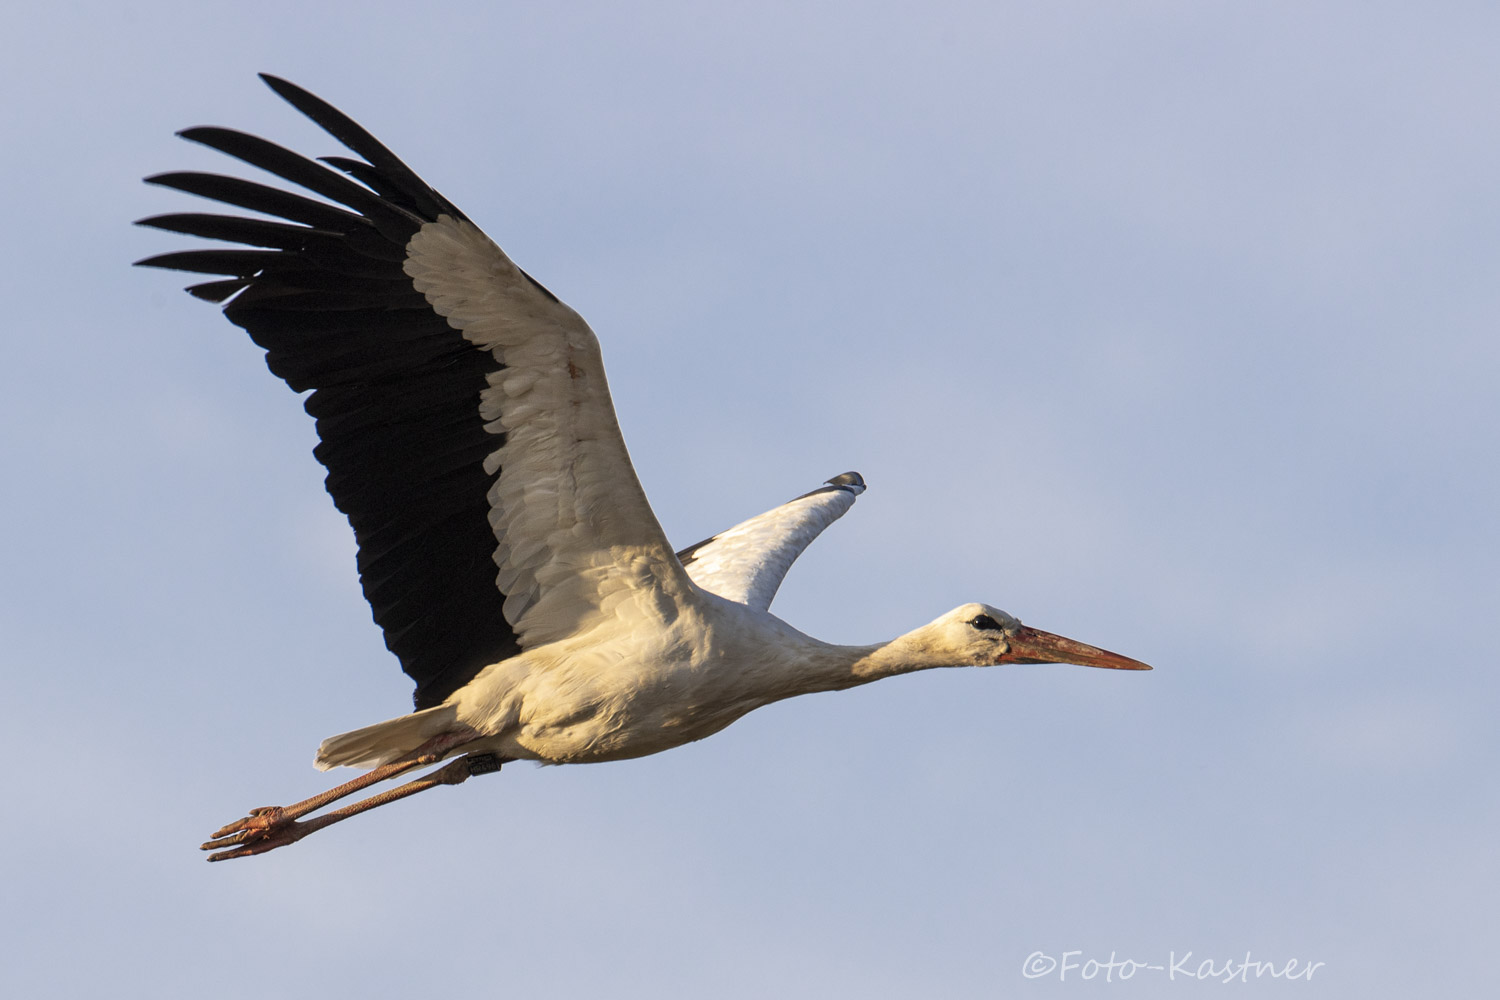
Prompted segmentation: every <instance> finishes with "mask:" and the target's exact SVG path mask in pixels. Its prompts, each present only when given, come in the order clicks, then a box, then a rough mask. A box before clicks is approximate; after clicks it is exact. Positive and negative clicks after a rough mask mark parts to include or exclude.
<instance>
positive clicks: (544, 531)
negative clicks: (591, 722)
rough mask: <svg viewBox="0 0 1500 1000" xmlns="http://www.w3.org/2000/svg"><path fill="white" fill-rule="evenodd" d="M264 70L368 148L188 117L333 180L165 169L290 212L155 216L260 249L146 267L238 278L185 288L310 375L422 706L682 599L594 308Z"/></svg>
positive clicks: (372, 597)
mask: <svg viewBox="0 0 1500 1000" xmlns="http://www.w3.org/2000/svg"><path fill="white" fill-rule="evenodd" d="M263 79H264V80H265V81H266V83H267V84H268V85H269V86H270V87H271V88H272V89H273V90H275V91H276V93H277V94H279V95H280V96H281V97H283V98H284V99H286V100H287V101H288V102H289V103H291V104H292V105H293V106H294V107H296V108H297V109H298V110H299V111H301V112H302V113H303V114H305V115H307V116H308V117H309V118H311V119H312V120H313V121H314V122H316V123H317V124H318V125H320V126H322V128H323V129H324V130H326V131H327V132H328V133H330V134H331V135H333V136H334V137H335V138H336V139H338V140H339V141H340V142H342V143H343V144H344V145H345V146H347V147H348V148H350V149H351V150H353V151H354V152H355V153H358V154H359V155H360V156H361V157H362V159H358V160H356V159H350V158H347V157H325V158H324V162H326V163H328V164H331V165H332V166H333V167H336V168H337V170H334V169H330V168H329V167H327V166H324V165H323V164H322V163H318V162H315V161H313V160H310V159H307V158H305V157H302V156H300V155H299V154H296V153H293V152H290V151H289V150H286V149H283V148H281V147H279V146H276V145H274V144H272V143H269V142H267V141H265V140H263V139H258V138H256V137H254V136H249V135H245V134H244V133H240V132H235V131H232V130H229V129H222V128H194V129H187V130H185V131H183V132H182V133H180V134H181V135H182V136H183V137H185V138H187V139H191V140H193V141H195V142H200V143H203V144H204V145H207V146H210V147H212V148H214V149H217V150H220V151H222V152H224V153H227V154H229V155H230V156H233V157H236V158H238V159H240V160H243V161H245V162H246V163H250V164H252V165H254V166H257V167H260V168H262V169H264V170H267V171H269V172H270V173H273V174H276V175H277V176H279V177H281V178H282V179H284V180H287V181H290V182H292V183H293V184H297V185H300V186H301V187H302V188H305V189H307V190H309V191H311V192H313V193H314V194H317V195H321V196H322V197H323V198H324V199H328V200H327V201H324V200H316V199H312V198H308V197H305V196H303V195H301V194H294V193H291V192H288V191H284V190H280V189H278V188H275V187H268V186H266V185H263V184H258V183H253V182H250V181H245V180H240V179H237V178H232V177H224V176H220V175H216V174H203V173H172V174H161V175H158V176H155V177H151V178H148V181H149V182H150V183H153V184H160V185H164V186H167V187H171V188H176V189H178V190H182V191H187V192H190V193H192V194H197V195H202V196H205V197H208V198H214V199H217V200H219V201H222V202H226V203H228V204H230V205H233V206H237V207H239V208H244V209H250V210H252V211H254V212H258V213H261V214H263V215H269V216H274V217H276V219H277V220H278V221H271V220H269V219H263V218H243V217H237V216H224V215H206V214H179V215H165V216H157V217H154V218H151V219H144V220H142V223H143V224H144V225H148V226H154V227H156V228H158V229H165V230H169V231H172V232H178V233H185V234H188V235H192V236H201V237H207V238H210V239H218V240H227V241H231V242H236V243H241V244H247V245H249V246H251V247H254V248H256V249H249V250H245V249H234V250H222V249H210V250H192V251H186V252H181V253H169V254H162V255H159V256H155V257H151V258H148V259H146V260H143V261H140V262H139V263H141V264H145V265H148V266H152V267H166V268H173V269H177V270H185V271H194V272H199V273H205V274H211V275H221V276H224V277H222V278H220V279H219V280H214V281H209V282H206V283H203V284H198V285H194V286H192V287H191V288H189V289H188V291H190V292H192V293H193V294H194V295H196V296H198V297H200V298H204V299H209V300H211V301H214V302H225V306H224V312H225V314H226V315H227V316H228V317H229V319H230V320H231V321H232V322H234V323H236V324H238V325H239V326H241V327H244V328H245V330H247V331H248V332H249V334H250V337H251V339H253V340H254V341H255V342H256V343H257V344H259V345H260V346H261V347H263V348H265V349H266V362H267V364H268V365H269V366H270V368H271V371H272V372H274V373H275V374H276V375H278V376H280V377H281V378H282V379H284V380H285V381H286V383H287V384H288V385H289V386H291V387H292V388H293V389H294V390H296V391H298V392H303V391H306V390H309V389H310V390H312V393H311V395H309V396H308V397H307V400H306V403H305V405H306V409H307V411H308V413H310V414H311V415H312V416H313V417H315V418H316V419H317V428H318V437H319V439H320V442H321V443H320V444H319V445H318V447H317V449H316V450H315V452H314V454H315V455H316V456H317V458H318V461H320V462H322V463H323V465H324V466H326V467H327V469H328V477H327V480H326V484H327V487H328V492H329V493H330V494H331V495H332V496H333V499H334V503H335V504H336V505H337V506H338V508H339V509H340V510H341V511H343V512H344V513H345V514H346V515H348V517H349V522H350V524H351V525H352V526H353V528H354V534H355V539H356V541H357V543H358V545H359V573H360V582H361V584H362V585H363V587H364V592H365V596H366V598H368V599H369V601H370V605H371V608H372V609H373V611H374V617H375V621H376V622H377V623H378V624H379V625H380V627H381V628H382V629H383V630H384V632H385V640H386V645H387V646H388V647H389V648H390V649H391V651H392V652H394V653H395V654H396V655H397V657H399V658H400V660H401V666H402V669H404V670H405V671H406V672H407V673H408V674H410V675H411V677H412V679H413V680H415V681H416V684H417V690H416V693H415V696H414V697H415V701H416V705H417V707H418V708H425V707H428V706H431V705H436V704H440V703H441V702H442V701H443V700H444V699H445V698H446V697H447V696H448V695H449V694H451V693H452V692H453V691H455V690H457V689H458V688H459V687H462V686H463V685H464V684H465V683H467V682H468V681H469V680H470V679H471V678H472V677H473V676H474V675H475V674H476V673H478V671H479V670H480V669H481V668H483V667H484V666H485V665H487V664H489V663H494V662H497V661H499V660H502V659H504V658H506V657H508V656H512V655H515V653H517V652H518V651H519V650H521V649H523V648H528V647H531V646H535V645H539V644H541V643H545V642H550V641H553V640H555V639H557V638H560V637H562V636H565V635H568V634H571V633H572V632H573V631H576V630H577V629H579V628H580V627H581V626H583V625H584V624H585V623H586V622H587V621H588V620H589V618H590V617H591V616H597V615H599V614H600V612H601V610H602V611H604V612H606V613H607V612H608V611H609V610H610V609H613V608H618V607H619V605H620V603H621V602H622V601H625V600H629V599H630V598H631V595H635V596H636V600H635V601H634V603H635V604H638V605H640V604H644V605H649V606H650V607H648V608H647V611H648V613H650V612H651V611H652V610H653V609H654V611H655V612H656V613H661V614H670V613H671V612H672V609H671V608H670V607H663V606H662V602H663V601H665V602H667V603H668V604H670V603H671V602H673V601H674V600H677V599H690V598H689V596H688V595H690V594H691V593H692V587H691V584H690V583H689V582H688V579H687V577H686V574H685V573H684V571H683V569H682V567H681V565H680V563H678V561H677V560H676V559H675V558H673V556H672V551H671V548H670V546H669V545H668V544H667V541H666V538H665V535H664V534H663V533H662V530H661V527H660V525H659V524H658V523H657V520H656V516H655V515H654V514H653V513H652V511H651V508H650V506H649V505H648V504H647V502H646V498H645V494H644V493H643V491H642V490H641V487H640V483H639V482H638V480H637V479H636V475H635V471H634V469H633V468H632V467H631V464H630V458H629V456H628V455H627V454H626V451H625V444H624V441H623V439H622V438H621V436H620V431H619V427H618V425H617V424H616V422H615V415H614V407H613V405H612V404H611V402H610V397H609V389H608V387H607V385H606V384H605V380H604V368H603V365H602V363H601V361H600V355H599V345H598V342H597V341H596V339H595V338H594V335H593V333H592V331H590V330H589V328H588V325H587V324H585V323H584V322H583V320H582V319H581V318H580V317H579V316H578V314H577V313H575V312H573V310H571V309H569V308H568V307H567V306H565V305H563V304H562V303H561V302H559V301H558V300H557V299H556V298H555V297H554V296H553V295H552V294H551V293H550V292H548V291H547V290H546V289H545V288H543V287H542V286H541V285H540V284H538V283H537V282H536V281H534V280H533V279H532V278H531V277H530V276H529V275H527V274H526V273H525V272H524V271H522V270H521V269H520V268H518V267H517V266H516V265H515V264H513V263H512V262H511V260H510V258H508V257H507V256H506V255H505V254H504V253H503V252H501V250H500V248H499V247H497V246H496V245H495V244H494V243H492V242H491V241H490V240H489V239H488V238H487V237H486V236H485V235H484V234H483V233H482V232H480V231H479V229H477V228H476V227H475V226H474V225H473V223H471V222H470V221H469V220H468V219H467V218H466V217H465V216H464V215H463V213H462V212H460V211H459V210H458V209H457V208H455V207H454V206H453V205H452V204H451V203H450V202H449V201H448V200H447V199H445V198H443V196H442V195H440V194H438V193H437V192H436V191H434V190H433V189H432V188H430V187H429V186H428V185H427V184H426V183H424V182H423V181H422V180H421V178H419V177H418V176H417V175H416V174H415V173H413V172H412V171H411V169H410V168H408V167H407V166H406V165H405V164H404V163H402V162H401V161H400V160H399V159H397V158H396V157H395V156H394V155H393V154H392V153H391V152H390V151H389V150H388V149H386V148H385V147H384V146H383V145H381V144H380V143H379V142H378V141H376V140H375V139H374V138H373V137H372V136H371V135H370V134H369V133H367V132H366V131H365V130H364V129H362V128H361V127H360V126H359V125H357V124H355V123H354V122H353V121H352V120H351V119H349V118H348V117H346V116H345V115H344V114H342V113H341V112H339V111H338V110H336V109H334V108H333V107H332V106H330V105H328V104H327V103H325V102H323V101H322V100H320V99H319V98H317V97H314V96H313V95H312V94H309V93H308V92H306V91H304V90H302V89H300V88H298V87H295V86H293V85H292V84H289V83H287V82H285V81H283V80H279V79H276V78H275V77H269V76H264V75H263ZM346 175H347V176H346ZM351 178H352V179H351ZM330 202H332V203H330ZM279 220H286V221H279ZM226 300H227V301H226Z"/></svg>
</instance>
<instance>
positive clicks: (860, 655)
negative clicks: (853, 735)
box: [787, 639, 953, 694]
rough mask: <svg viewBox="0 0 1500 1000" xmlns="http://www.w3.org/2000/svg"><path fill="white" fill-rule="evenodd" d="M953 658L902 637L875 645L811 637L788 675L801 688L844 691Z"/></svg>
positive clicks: (945, 663) (946, 663)
mask: <svg viewBox="0 0 1500 1000" xmlns="http://www.w3.org/2000/svg"><path fill="white" fill-rule="evenodd" d="M952 665H953V664H952V663H951V661H950V660H945V659H943V658H941V657H938V656H935V655H933V654H931V653H930V652H929V651H928V650H925V649H923V648H921V647H919V646H913V645H912V644H910V643H907V642H904V641H902V640H901V639H896V640H894V641H892V642H881V643H876V644H874V645H872V646H840V645H836V644H834V643H827V642H819V641H818V640H816V639H809V642H808V644H807V645H805V646H803V647H802V648H801V649H799V650H797V654H796V662H795V663H790V664H788V668H789V669H788V671H787V677H788V680H793V681H794V683H795V685H796V687H798V688H799V689H800V690H798V691H797V692H795V693H798V694H801V693H811V692H814V691H842V690H843V689H845V688H851V687H856V686H858V685H860V684H868V683H870V682H871V681H878V680H880V679H881V678H882V677H894V676H895V675H897V674H908V673H911V672H912V671H915V670H927V669H930V668H932V667H947V666H952Z"/></svg>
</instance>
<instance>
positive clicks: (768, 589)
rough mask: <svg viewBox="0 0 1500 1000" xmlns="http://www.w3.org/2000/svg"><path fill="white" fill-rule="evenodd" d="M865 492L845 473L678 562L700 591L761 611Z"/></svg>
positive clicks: (702, 544) (854, 476)
mask: <svg viewBox="0 0 1500 1000" xmlns="http://www.w3.org/2000/svg"><path fill="white" fill-rule="evenodd" d="M864 491H865V481H864V479H863V477H861V476H860V474H859V473H857V472H845V473H844V474H843V475H839V476H834V477H833V478H832V479H830V480H828V485H826V486H823V487H821V488H820V489H816V490H813V491H812V492H811V493H804V494H802V496H800V497H798V498H797V499H795V500H791V501H788V502H787V503H784V504H782V505H781V506H780V507H775V508H773V509H771V510H768V511H766V512H765V513H764V514H758V515H756V516H755V517H752V518H751V519H750V520H748V521H742V522H740V523H739V524H736V525H735V526H734V527H732V528H730V529H729V530H728V531H721V532H719V533H718V534H717V535H715V536H713V537H712V538H705V539H704V540H703V541H701V542H699V543H698V544H697V545H690V546H688V547H687V548H685V549H683V550H682V551H681V552H679V553H677V558H678V559H679V560H681V562H682V565H683V566H684V567H686V569H687V572H688V576H690V577H692V578H693V582H694V583H696V584H697V585H698V586H700V587H702V588H703V589H704V590H707V591H709V592H710V593H714V594H718V595H719V596H720V597H723V598H726V599H728V600H731V601H738V602H739V603H741V604H748V605H749V606H750V607H752V608H759V609H760V610H762V611H765V610H766V609H767V608H769V607H770V606H771V599H772V598H773V597H775V596H776V591H777V589H778V588H779V587H780V586H781V581H782V580H784V579H786V572H787V570H789V569H791V568H792V563H793V562H794V561H795V560H796V558H797V557H798V556H800V555H801V554H802V550H803V549H805V548H807V547H808V546H809V545H811V544H812V540H813V539H814V538H817V537H818V536H819V535H820V534H822V533H823V529H824V528H826V527H828V526H829V525H830V524H832V523H833V522H834V521H837V520H838V519H839V518H841V517H843V516H844V512H845V511H847V510H848V509H849V508H850V507H853V506H854V498H855V497H857V496H859V495H860V494H861V493H863V492H864Z"/></svg>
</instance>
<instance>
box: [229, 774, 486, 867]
mask: <svg viewBox="0 0 1500 1000" xmlns="http://www.w3.org/2000/svg"><path fill="white" fill-rule="evenodd" d="M506 760H508V758H504V757H499V756H496V755H495V754H492V753H485V754H475V755H474V756H471V757H460V758H459V759H458V760H455V761H452V762H450V763H448V764H446V765H444V766H443V767H440V768H438V769H437V770H436V771H433V772H432V773H431V774H427V775H423V776H422V777H420V778H416V779H413V780H412V781H408V782H406V784H404V785H398V786H396V787H395V788H392V789H388V790H387V791H384V792H381V793H379V794H378V795H371V796H370V797H369V798H367V799H361V800H359V801H358V802H356V803H354V804H353V805H348V806H344V807H343V808H342V809H335V810H333V811H332V812H328V813H324V814H323V815H322V816H315V817H313V818H312V819H309V820H305V821H303V822H300V823H298V822H291V821H289V822H284V823H281V824H279V825H278V826H277V827H275V828H274V829H272V830H270V831H268V832H266V833H263V834H261V835H259V836H256V837H253V838H251V839H250V841H249V842H248V843H245V846H243V847H233V846H231V845H234V844H239V843H244V841H243V840H242V837H241V835H239V834H236V835H232V836H228V837H224V838H222V839H219V840H212V841H209V842H208V843H206V844H204V845H203V849H204V850H206V851H207V850H214V849H215V848H221V847H227V848H228V850H221V851H219V852H218V853H217V854H210V855H209V856H208V860H210V861H228V860H229V859H230V858H248V857H251V856H253V855H256V854H264V853H266V852H267V851H274V850H275V849H276V848H278V847H285V846H286V845H287V844H295V843H296V842H297V841H299V840H301V839H302V838H303V837H305V836H307V835H308V834H310V833H313V832H314V831H317V830H321V829H323V827H325V826H332V825H333V824H334V823H337V822H339V821H340V820H345V819H348V818H349V817H350V816H358V815H359V814H360V813H362V812H365V811H367V810H370V809H374V808H375V807H376V806H383V805H385V804H386V803H388V802H395V801H396V800H397V799H404V798H406V797H407V796H408V795H415V794H417V793H418V792H425V791H427V789H429V788H436V787H437V786H438V785H461V784H463V783H464V782H465V781H468V780H469V777H470V775H475V774H489V773H491V772H493V771H498V770H500V765H501V764H503V763H505V762H506ZM299 804H300V803H299Z"/></svg>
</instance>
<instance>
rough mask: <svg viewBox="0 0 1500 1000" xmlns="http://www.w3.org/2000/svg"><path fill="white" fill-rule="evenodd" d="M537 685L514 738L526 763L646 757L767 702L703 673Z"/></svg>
mask: <svg viewBox="0 0 1500 1000" xmlns="http://www.w3.org/2000/svg"><path fill="white" fill-rule="evenodd" d="M560 694H561V692H559V691H558V686H556V685H547V684H543V685H538V690H535V691H533V692H530V693H528V695H527V697H526V700H525V704H524V705H523V709H522V712H521V719H520V723H521V724H520V726H519V727H518V728H517V730H516V731H515V736H514V738H515V741H516V743H517V744H518V745H519V746H520V747H522V748H524V749H525V750H527V751H529V753H528V754H527V756H531V755H534V756H535V757H536V758H538V759H540V760H543V761H547V762H550V763H559V764H584V763H596V762H602V761H610V760H627V759H629V758H632V757H645V756H647V755H649V754H654V753H660V752H661V751H663V750H670V749H672V748H673V747H678V746H682V745H683V744H684V743H691V742H693V741H695V740H701V739H703V738H704V737H706V736H712V735H713V734H714V733H717V732H718V731H719V730H721V729H723V728H724V727H725V726H728V725H729V724H730V723H732V722H734V721H735V720H736V719H738V718H740V716H742V715H744V714H745V713H746V712H749V711H751V710H752V709H755V708H758V707H759V706H761V705H763V704H765V700H763V699H759V698H755V697H752V696H749V695H747V694H746V693H744V692H736V691H732V690H726V689H725V688H724V686H723V685H721V684H717V683H714V682H713V681H712V678H710V677H706V676H704V675H703V674H702V673H701V671H700V670H695V669H692V668H689V667H686V666H684V667H683V668H681V669H676V670H663V669H661V666H660V665H659V664H657V665H655V666H654V667H653V669H652V670H650V671H641V672H636V673H632V672H630V671H624V670H622V671H620V672H619V676H614V677H607V678H605V679H604V680H603V681H602V682H600V681H599V680H598V679H593V680H592V682H591V683H589V684H586V685H568V693H567V694H566V696H559V695H560Z"/></svg>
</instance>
